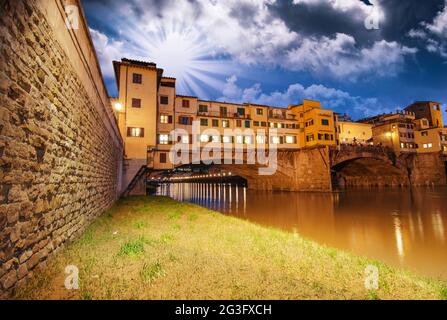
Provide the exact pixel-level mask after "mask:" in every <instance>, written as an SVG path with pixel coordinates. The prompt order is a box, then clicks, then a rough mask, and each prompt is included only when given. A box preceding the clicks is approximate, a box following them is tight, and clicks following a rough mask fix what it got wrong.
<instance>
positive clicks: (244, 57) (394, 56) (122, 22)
mask: <svg viewBox="0 0 447 320" xmlns="http://www.w3.org/2000/svg"><path fill="white" fill-rule="evenodd" d="M371 2H372V3H375V7H376V8H378V10H379V11H380V12H381V15H382V16H384V15H385V14H384V13H383V12H382V9H381V8H382V7H381V2H380V1H371ZM151 3H152V4H151V5H147V4H146V5H145V2H144V1H143V0H130V1H126V2H124V1H123V2H116V3H114V4H113V5H110V7H107V6H106V5H105V4H104V1H102V0H101V1H99V0H96V1H90V2H87V4H86V6H87V8H88V9H89V10H92V11H94V10H95V9H96V8H97V7H99V6H101V8H102V9H103V10H105V11H107V10H108V11H113V12H114V19H112V21H113V23H109V24H107V28H108V29H110V30H113V31H110V30H109V32H107V34H108V35H109V38H107V37H106V38H104V37H105V34H104V32H103V34H102V35H101V34H96V35H95V36H94V37H93V40H94V42H95V46H96V47H97V50H98V51H101V53H100V54H99V55H100V57H101V65H102V66H103V68H104V69H105V70H106V71H105V72H104V73H105V74H106V75H109V74H110V68H111V67H110V66H111V59H112V58H113V57H115V56H118V55H120V56H121V57H123V56H125V55H126V56H127V55H130V54H131V55H133V56H138V57H143V58H145V56H146V59H145V60H151V59H153V56H156V54H155V55H154V54H151V52H154V50H156V48H154V43H158V42H159V41H160V38H163V37H165V36H166V34H169V33H172V32H182V33H184V34H187V36H188V38H189V39H191V42H193V43H194V46H195V47H196V48H198V47H200V48H202V49H203V48H206V50H202V51H204V52H207V53H208V55H209V56H210V58H212V59H219V58H220V57H226V58H228V59H231V60H233V61H234V62H235V63H239V64H243V65H248V66H262V67H267V68H276V67H280V68H284V69H290V70H294V71H306V72H310V73H311V74H312V76H318V77H331V78H336V79H338V80H341V81H344V80H357V79H359V78H360V77H365V76H366V77H367V78H373V77H388V76H394V75H396V74H397V73H398V72H399V71H400V70H402V68H403V66H404V62H405V57H407V56H411V55H412V54H413V53H414V52H415V49H411V48H409V47H407V46H404V45H401V44H399V43H398V42H396V41H386V40H383V39H380V37H379V38H377V35H378V34H379V35H380V33H371V32H369V31H368V30H366V29H365V27H364V25H363V23H364V19H365V17H367V16H368V14H369V13H370V10H371V6H370V5H367V4H366V3H365V2H362V1H359V0H343V1H342V0H332V1H329V2H328V1H325V0H324V1H323V0H295V1H294V2H293V3H292V2H290V1H288V2H285V1H279V2H277V1H273V0H242V1H240V0H228V1H206V0H194V1H193V0H178V1H171V0H169V1H155V0H152V1H151ZM285 4H288V5H287V6H286V5H285ZM287 8H289V9H290V10H285V9H287ZM303 8H306V10H307V11H304V12H308V14H306V15H304V17H302V19H297V17H301V15H302V14H300V12H301V11H300V10H301V9H303ZM320 9H321V10H320ZM323 9H324V10H323ZM288 11H289V12H290V15H289V16H287V15H286V14H285V12H288ZM108 16H112V14H108ZM331 17H337V19H336V20H333V19H331ZM334 19H335V18H334ZM293 21H295V24H294V23H293ZM300 21H301V22H300ZM331 21H332V22H331ZM96 23H97V24H98V25H101V24H104V22H103V20H100V19H99V18H98V21H96ZM300 23H301V24H300ZM95 30H96V29H95ZM371 34H374V36H368V35H371ZM363 38H365V39H368V41H363V40H360V39H363ZM154 62H157V61H154ZM161 67H162V68H163V67H164V68H168V66H163V65H161ZM314 73H315V74H314ZM174 76H175V75H174Z"/></svg>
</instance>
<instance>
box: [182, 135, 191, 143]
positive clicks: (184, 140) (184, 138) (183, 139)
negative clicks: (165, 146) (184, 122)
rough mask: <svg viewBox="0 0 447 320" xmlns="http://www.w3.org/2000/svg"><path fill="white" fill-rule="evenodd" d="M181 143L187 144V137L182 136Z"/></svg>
mask: <svg viewBox="0 0 447 320" xmlns="http://www.w3.org/2000/svg"><path fill="white" fill-rule="evenodd" d="M182 143H189V136H186V135H185V136H182Z"/></svg>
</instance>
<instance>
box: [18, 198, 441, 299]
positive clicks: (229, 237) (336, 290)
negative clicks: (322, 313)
mask: <svg viewBox="0 0 447 320" xmlns="http://www.w3.org/2000/svg"><path fill="white" fill-rule="evenodd" d="M371 263H372V264H375V265H376V266H377V267H378V268H379V275H380V277H379V279H380V281H379V286H380V288H379V289H378V290H373V291H371V290H366V289H365V286H364V279H365V273H364V270H365V267H366V266H367V265H368V264H371ZM67 265H75V266H77V267H78V268H79V278H80V289H79V290H67V289H65V287H64V279H65V277H66V275H65V274H64V268H65V266H67ZM445 285H446V284H445V283H441V282H439V281H437V280H430V279H427V278H423V277H420V276H417V275H414V274H412V273H409V272H406V271H402V270H398V269H394V268H391V267H388V266H386V265H384V264H383V263H379V262H375V261H370V260H367V259H364V258H360V257H357V256H354V255H351V254H348V253H344V252H341V251H338V250H335V249H331V248H326V247H324V246H321V245H318V244H316V243H314V242H312V241H309V240H306V239H303V238H301V237H300V236H299V235H297V234H291V233H286V232H283V231H279V230H274V229H270V228H265V227H261V226H257V225H254V224H252V223H249V222H246V221H241V220H238V219H236V218H232V217H227V216H224V215H222V214H219V213H215V212H213V211H210V210H207V209H205V208H202V207H199V206H196V205H192V204H188V203H180V202H175V201H173V200H171V199H169V198H165V197H134V198H128V199H125V200H121V201H119V203H118V204H117V205H116V206H115V207H113V208H112V209H110V210H109V211H107V212H106V213H105V214H104V215H103V216H101V217H100V218H99V219H97V220H96V221H95V222H94V223H93V224H92V225H91V226H90V227H89V228H88V229H87V230H86V232H85V233H84V234H83V235H82V236H81V238H80V239H78V240H77V241H75V242H74V243H72V244H70V245H68V246H66V248H65V249H64V250H62V251H61V252H60V253H59V254H58V256H57V257H54V258H53V259H52V260H51V263H49V265H48V267H47V268H46V270H45V271H44V272H43V273H41V274H36V275H35V278H34V280H33V281H32V282H31V283H29V285H28V286H27V287H25V288H21V289H20V290H19V292H18V294H17V298H32V299H446V298H447V287H446V286H445Z"/></svg>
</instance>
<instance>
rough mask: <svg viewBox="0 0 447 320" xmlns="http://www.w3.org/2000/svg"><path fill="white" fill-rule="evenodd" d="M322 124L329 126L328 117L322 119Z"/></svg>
mask: <svg viewBox="0 0 447 320" xmlns="http://www.w3.org/2000/svg"><path fill="white" fill-rule="evenodd" d="M321 124H322V125H323V126H328V125H329V120H328V119H321Z"/></svg>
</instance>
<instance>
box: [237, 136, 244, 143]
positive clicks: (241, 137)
mask: <svg viewBox="0 0 447 320" xmlns="http://www.w3.org/2000/svg"><path fill="white" fill-rule="evenodd" d="M236 143H239V144H242V143H244V136H236Z"/></svg>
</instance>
